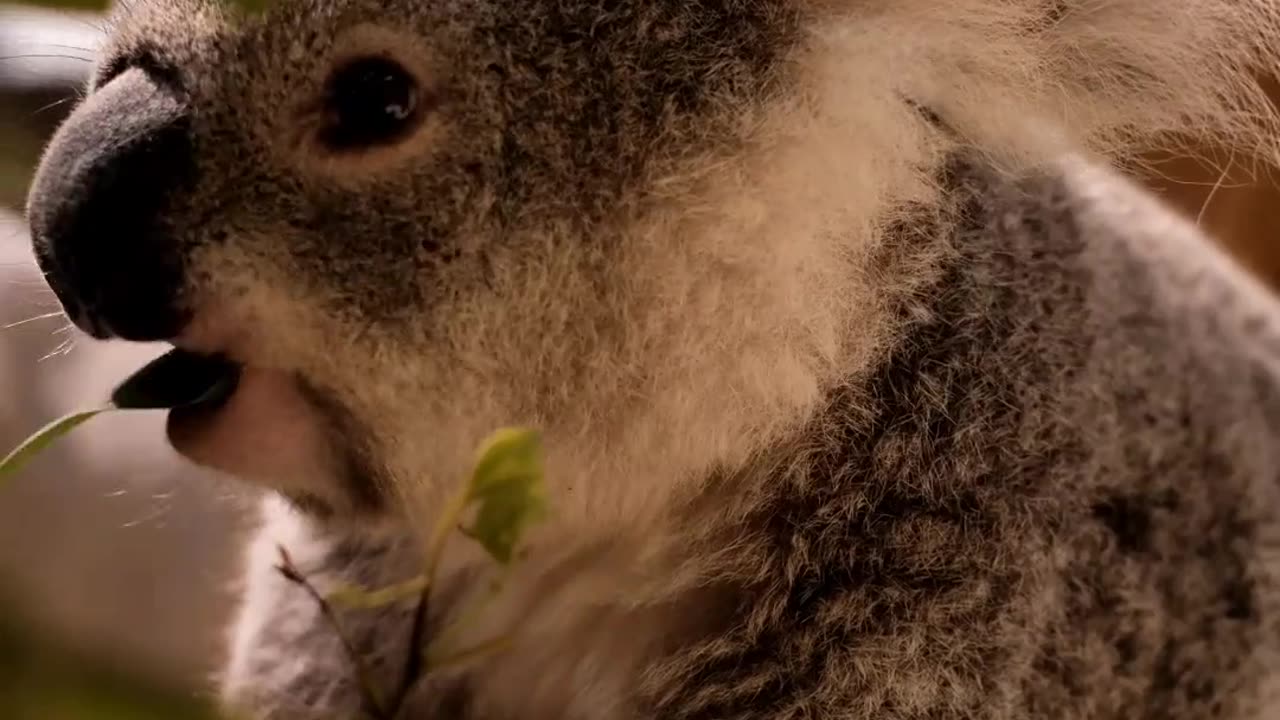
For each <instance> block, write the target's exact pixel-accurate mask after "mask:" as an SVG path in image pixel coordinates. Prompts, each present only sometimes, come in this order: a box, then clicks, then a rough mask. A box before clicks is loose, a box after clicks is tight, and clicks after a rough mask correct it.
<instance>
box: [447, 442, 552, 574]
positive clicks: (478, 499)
mask: <svg viewBox="0 0 1280 720" xmlns="http://www.w3.org/2000/svg"><path fill="white" fill-rule="evenodd" d="M467 498H468V501H469V502H473V503H475V504H476V513H475V519H474V521H473V522H472V524H471V525H470V526H469V527H465V528H463V531H464V532H465V533H466V535H467V536H469V537H470V538H472V539H473V540H475V541H476V542H478V543H480V545H481V546H483V547H484V549H485V550H486V551H487V552H488V553H489V554H490V555H491V556H493V558H494V559H495V560H497V561H498V562H499V563H501V564H502V565H509V564H510V563H511V560H512V558H513V556H514V553H515V547H516V545H518V544H519V542H520V539H521V537H522V536H523V535H524V533H525V531H526V530H527V529H528V528H529V527H530V526H531V525H533V524H534V523H536V522H538V521H540V520H542V519H543V518H544V517H545V516H546V508H547V498H546V493H545V487H544V484H543V459H542V442H541V437H540V436H539V434H538V433H537V432H536V431H533V430H526V429H522V428H504V429H502V430H499V431H497V432H496V433H494V434H493V435H491V436H489V438H488V439H487V440H486V441H485V442H484V444H483V445H482V446H481V448H480V452H479V457H478V459H477V461H476V465H475V471H474V472H473V474H472V477H471V483H470V485H469V487H468V489H467Z"/></svg>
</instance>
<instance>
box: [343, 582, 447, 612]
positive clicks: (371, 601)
mask: <svg viewBox="0 0 1280 720" xmlns="http://www.w3.org/2000/svg"><path fill="white" fill-rule="evenodd" d="M426 586H427V578H426V577H425V576H423V575H418V576H417V577H413V578H410V579H409V580H405V581H404V582H400V583H396V584H394V585H389V586H387V587H384V588H379V589H377V590H366V589H364V588H361V587H356V586H354V585H342V586H340V587H339V588H338V589H337V590H334V591H333V592H331V593H329V595H328V596H327V599H328V601H329V602H331V603H333V604H334V605H338V606H341V607H343V608H345V609H348V610H375V609H377V608H380V607H386V606H387V605H394V604H396V603H399V602H403V601H405V600H409V599H412V598H417V597H418V596H420V595H421V594H422V590H423V588H425V587H426Z"/></svg>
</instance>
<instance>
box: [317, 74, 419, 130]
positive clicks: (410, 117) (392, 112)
mask: <svg viewBox="0 0 1280 720" xmlns="http://www.w3.org/2000/svg"><path fill="white" fill-rule="evenodd" d="M418 104H419V89H418V83H417V81H416V80H415V79H414V77H413V75H411V74H410V73H409V71H408V70H405V69H404V67H402V66H401V65H399V64H398V63H396V62H394V61H391V60H388V59H385V58H377V57H369V58H360V59H358V60H353V61H351V62H348V63H347V64H345V65H343V66H342V67H340V68H338V69H337V70H336V71H334V73H333V74H332V75H331V76H330V77H329V81H328V83H327V86H326V88H325V98H324V109H325V117H326V122H325V126H324V128H323V129H322V130H321V132H320V141H321V142H322V143H324V144H325V145H326V146H328V147H329V148H330V149H333V150H339V151H341V150H357V149H360V148H365V147H371V146H376V145H386V144H389V143H392V142H394V141H396V140H399V139H401V138H402V137H403V136H404V135H405V134H406V133H407V132H408V131H409V130H410V129H411V128H412V127H413V125H414V124H415V123H416V122H417V120H418V118H419V112H418Z"/></svg>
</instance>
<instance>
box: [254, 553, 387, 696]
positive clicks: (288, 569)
mask: <svg viewBox="0 0 1280 720" xmlns="http://www.w3.org/2000/svg"><path fill="white" fill-rule="evenodd" d="M276 550H277V551H278V552H279V553H280V564H279V565H277V566H276V570H277V571H279V572H280V574H281V575H282V576H283V577H284V579H285V580H288V581H289V582H291V583H293V584H295V585H298V586H299V587H301V588H302V589H303V590H305V591H306V592H307V594H309V595H310V596H311V598H312V599H313V600H315V602H316V604H317V605H318V606H319V608H320V614H321V615H322V616H324V618H325V620H326V621H327V622H328V623H329V625H330V626H331V627H332V628H333V631H334V634H336V635H337V636H338V641H339V642H341V643H342V649H343V652H345V653H346V655H347V658H348V660H350V661H351V664H352V666H353V667H354V669H355V673H356V683H357V685H358V686H359V688H360V701H361V704H363V705H364V706H365V712H366V713H368V714H369V715H371V716H373V717H374V718H376V719H377V720H385V719H387V718H390V717H392V716H390V715H387V713H386V711H384V710H383V708H382V703H381V702H380V701H379V699H378V692H377V690H376V688H375V687H374V684H373V679H372V676H371V675H370V673H369V669H368V667H367V666H366V665H365V663H364V660H363V659H362V658H361V657H360V653H359V652H357V651H356V647H355V645H354V644H353V643H352V642H351V639H350V638H349V637H347V634H346V631H344V630H343V629H342V623H341V622H340V621H339V620H338V616H337V614H336V613H334V611H333V607H332V606H331V605H330V604H329V601H328V600H326V599H325V597H324V596H323V595H321V594H320V592H319V591H318V590H316V588H315V586H314V585H312V584H311V582H310V581H308V580H307V578H306V576H305V575H303V574H302V572H301V571H300V570H298V567H297V566H296V565H294V564H293V558H291V557H290V556H289V552H288V551H287V550H285V549H284V547H283V546H279V545H277V546H276Z"/></svg>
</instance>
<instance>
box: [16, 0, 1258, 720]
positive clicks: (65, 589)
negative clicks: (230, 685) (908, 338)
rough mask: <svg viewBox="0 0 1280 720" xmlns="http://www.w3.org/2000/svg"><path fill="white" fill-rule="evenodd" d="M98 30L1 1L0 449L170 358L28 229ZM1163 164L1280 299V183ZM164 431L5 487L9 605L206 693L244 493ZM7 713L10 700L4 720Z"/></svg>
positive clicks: (94, 445)
mask: <svg viewBox="0 0 1280 720" xmlns="http://www.w3.org/2000/svg"><path fill="white" fill-rule="evenodd" d="M99 22H100V21H99V19H98V18H97V16H95V15H93V14H78V13H73V12H65V11H63V12H56V13H51V12H47V11H35V10H31V9H20V8H19V7H18V6H15V5H5V4H3V0H0V397H3V398H4V400H3V401H2V402H0V451H7V449H8V448H9V447H11V446H12V445H13V444H15V443H17V442H18V441H19V440H20V439H22V438H23V437H25V436H26V435H27V434H29V433H31V432H32V431H34V430H35V429H36V428H38V427H39V426H40V425H42V424H43V423H45V422H46V421H48V420H50V419H51V418H53V417H55V416H57V415H59V414H61V413H63V412H66V411H68V410H71V409H77V408H81V407H84V406H86V405H87V404H91V403H93V402H95V401H99V400H101V399H102V398H104V397H105V396H106V394H107V393H108V392H109V390H110V388H111V387H112V386H113V385H114V384H115V383H116V382H118V381H119V380H120V379H122V378H123V377H125V376H126V375H127V374H128V373H130V372H131V371H132V370H133V369H135V368H137V367H138V366H139V365H140V364H141V363H142V362H144V361H145V360H147V359H149V358H150V357H153V356H154V355H156V354H158V353H159V352H160V349H158V348H153V347H150V346H136V347H130V346H120V345H117V344H107V345H103V344H99V343H95V342H92V341H88V340H85V339H80V338H79V337H78V336H76V335H74V334H73V333H72V332H70V331H69V330H68V328H67V323H66V322H65V320H64V319H62V318H61V317H59V315H58V314H57V312H56V311H57V305H56V303H55V302H54V300H53V297H52V295H51V293H50V292H49V291H47V290H46V289H45V288H44V287H43V284H42V283H41V281H40V276H39V274H38V272H37V271H36V269H35V267H34V265H33V264H32V260H31V256H30V250H29V247H28V239H27V237H26V234H25V229H24V225H23V222H22V218H21V208H22V204H23V199H24V196H25V190H26V182H27V180H28V177H29V174H30V172H31V170H32V167H33V165H34V163H35V162H36V160H37V158H38V155H39V151H40V148H41V147H42V144H43V143H44V141H45V140H46V138H47V137H48V135H49V133H50V132H51V131H52V130H53V128H54V127H55V125H56V124H57V122H58V121H59V120H60V119H61V118H62V117H63V116H64V114H65V112H66V111H67V110H68V109H69V107H70V106H71V104H72V103H73V102H74V99H75V97H76V94H77V92H78V87H79V86H80V85H81V83H82V82H83V79H84V73H85V72H86V71H87V69H88V59H89V58H90V57H91V54H92V48H93V46H94V44H95V43H96V42H97V41H98V38H99V37H100V27H99ZM1152 161H1153V162H1152V168H1153V174H1152V176H1151V177H1150V178H1149V179H1148V181H1149V182H1150V184H1151V186H1152V187H1153V188H1155V189H1156V190H1157V191H1158V192H1160V193H1161V194H1163V195H1164V196H1165V197H1166V198H1167V199H1168V200H1169V202H1171V203H1173V204H1175V205H1176V206H1177V207H1178V208H1180V210H1181V211H1183V212H1185V213H1187V214H1188V215H1189V216H1191V217H1193V218H1199V219H1200V221H1201V223H1202V224H1203V225H1204V226H1205V227H1206V228H1207V229H1209V230H1210V232H1211V233H1213V234H1214V235H1215V236H1216V237H1217V238H1219V239H1220V240H1221V241H1222V242H1223V243H1224V244H1225V245H1226V246H1227V247H1229V248H1230V249H1231V250H1232V251H1233V252H1234V253H1235V254H1236V255H1237V256H1238V257H1239V258H1241V259H1242V261H1244V262H1245V263H1246V265H1248V266H1249V267H1250V268H1252V269H1254V270H1255V271H1256V272H1257V274H1258V275H1259V276H1260V277H1262V278H1263V279H1264V280H1266V281H1267V282H1269V283H1271V284H1272V286H1273V287H1277V288H1280V242H1277V241H1276V239H1275V238H1274V235H1275V233H1276V231H1277V229H1280V203H1278V202H1277V201H1278V200H1280V193H1278V192H1277V190H1278V189H1280V186H1278V185H1277V184H1276V183H1275V182H1273V181H1272V179H1271V178H1251V177H1249V175H1248V173H1247V172H1245V170H1246V169H1247V166H1248V163H1246V162H1241V163H1239V164H1238V165H1234V164H1233V165H1231V166H1230V168H1229V170H1230V172H1228V173H1227V174H1226V175H1225V176H1224V175H1223V174H1222V172H1221V170H1220V169H1219V168H1217V167H1211V166H1208V165H1202V164H1198V163H1194V162H1189V161H1187V160H1185V159H1179V158H1167V157H1165V158H1153V159H1152ZM1219 164H1224V163H1219ZM162 422H163V420H162V418H161V417H159V416H152V415H145V414H143V415H137V416H134V417H128V416H110V415H109V416H103V417H99V418H96V419H94V420H92V421H90V423H89V424H88V425H86V426H85V427H83V428H82V429H80V430H78V431H77V432H75V433H72V435H71V436H70V437H69V438H67V439H66V440H65V441H64V442H61V443H59V444H58V445H57V446H56V449H55V450H54V451H52V452H49V453H47V454H46V455H45V456H44V457H41V458H39V459H37V460H36V461H35V462H34V463H33V464H32V465H31V466H30V467H29V468H28V469H27V470H26V471H24V473H23V474H22V475H21V476H20V477H18V478H17V479H16V480H15V481H13V482H11V483H9V484H8V486H6V487H3V488H0V491H2V492H3V494H2V495H0V605H2V606H3V607H6V608H8V607H12V608H14V609H15V612H19V613H21V614H20V615H18V616H19V617H22V618H24V620H23V622H24V623H26V624H28V625H32V626H35V627H40V628H42V629H47V630H51V631H53V632H54V633H56V635H57V636H58V637H61V638H63V639H64V640H66V641H68V642H70V643H72V645H73V646H74V647H76V648H80V649H84V650H87V651H91V652H93V653H96V654H97V655H98V656H100V657H102V658H105V659H106V660H107V662H108V663H116V664H119V665H121V666H128V667H130V668H136V669H139V670H141V671H143V672H146V673H148V674H150V675H153V676H155V677H158V678H162V679H163V680H165V681H167V682H170V683H175V684H177V685H179V686H182V687H189V688H203V687H207V686H208V682H207V681H208V673H210V672H211V671H212V670H213V669H214V668H215V667H216V666H217V664H218V662H219V660H220V657H221V653H222V646H221V640H222V636H221V632H222V631H221V628H222V626H223V625H224V623H225V622H226V619H227V613H228V610H229V609H230V607H231V604H230V598H231V591H232V587H231V582H232V580H233V579H234V569H235V565H236V562H237V560H238V557H237V555H238V540H239V538H240V537H241V536H242V533H243V531H244V527H245V523H244V515H245V513H244V510H245V509H246V507H247V505H248V497H247V491H246V490H245V489H244V488H242V487H239V486H237V485H235V484H233V483H230V482H228V481H226V480H223V479H220V478H214V477H212V476H211V475H208V474H205V473H202V472H200V471H197V470H194V469H192V468H190V467H187V466H185V465H183V464H182V463H181V462H180V461H179V460H178V459H177V458H176V457H175V456H174V455H173V454H172V453H171V451H170V450H169V449H168V448H167V447H166V446H165V445H164V443H163V441H162V433H161V427H162ZM0 454H2V452H0ZM4 667H5V666H4V664H3V662H0V671H2V670H3V668H4ZM0 697H2V693H0ZM3 707H4V706H3V700H2V699H0V716H3V717H9V716H8V715H5V713H4V710H3ZM46 716H47V715H42V714H39V713H37V714H36V715H33V717H46Z"/></svg>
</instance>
